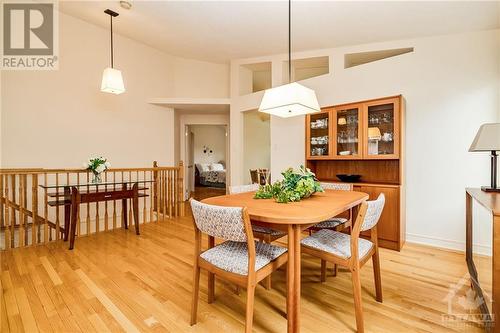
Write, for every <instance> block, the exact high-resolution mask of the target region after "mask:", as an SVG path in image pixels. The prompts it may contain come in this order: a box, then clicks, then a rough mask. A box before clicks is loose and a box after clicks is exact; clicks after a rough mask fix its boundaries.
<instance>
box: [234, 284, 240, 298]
mask: <svg viewBox="0 0 500 333" xmlns="http://www.w3.org/2000/svg"><path fill="white" fill-rule="evenodd" d="M234 293H235V294H236V295H238V296H240V286H238V285H237V286H236V289H234Z"/></svg>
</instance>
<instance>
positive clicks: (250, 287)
mask: <svg viewBox="0 0 500 333" xmlns="http://www.w3.org/2000/svg"><path fill="white" fill-rule="evenodd" d="M190 204H191V210H192V212H193V220H194V230H195V246H194V265H193V266H194V269H193V295H192V296H193V299H192V304H191V325H194V324H196V321H197V310H198V294H199V290H200V269H205V270H206V271H207V272H208V303H212V302H213V301H214V300H215V275H217V276H218V277H220V278H222V279H225V280H227V281H229V282H232V283H234V284H236V285H238V286H241V287H246V288H247V303H246V321H245V332H246V333H250V332H252V322H253V307H254V295H255V287H256V286H257V283H258V282H259V281H261V280H263V279H264V278H266V277H267V276H269V275H270V274H271V273H272V272H274V271H275V270H277V269H278V268H279V267H280V266H282V265H283V264H285V263H286V262H287V260H288V252H287V249H286V248H283V247H280V246H276V245H272V244H267V243H263V242H256V241H255V240H254V238H253V232H252V227H251V224H250V217H249V215H248V211H247V209H246V208H245V207H243V208H242V207H221V206H213V205H208V204H204V203H202V202H199V201H196V200H194V199H191V200H190ZM202 233H204V234H207V235H208V236H209V243H213V239H214V238H220V239H223V240H224V242H223V243H221V244H218V245H216V246H214V247H211V248H209V249H208V250H206V251H204V252H202V251H201V237H202Z"/></svg>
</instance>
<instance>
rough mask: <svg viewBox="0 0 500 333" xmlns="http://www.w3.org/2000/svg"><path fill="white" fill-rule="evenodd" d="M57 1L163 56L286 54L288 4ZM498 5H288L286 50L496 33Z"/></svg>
mask: <svg viewBox="0 0 500 333" xmlns="http://www.w3.org/2000/svg"><path fill="white" fill-rule="evenodd" d="M132 3H133V7H132V9H131V10H125V9H123V8H121V7H120V6H119V3H118V1H61V2H60V3H59V7H60V10H61V11H62V12H64V13H66V14H69V15H72V16H75V17H79V18H81V19H83V20H86V21H88V22H92V23H95V24H98V25H100V26H102V27H108V26H109V17H108V16H107V15H105V14H104V13H103V11H104V9H106V8H110V9H113V10H115V11H117V12H119V13H120V16H119V17H118V18H116V19H115V21H114V29H115V31H116V32H117V33H119V34H122V35H124V36H127V37H130V38H132V39H135V40H137V41H140V42H142V43H144V44H147V45H150V46H152V47H155V48H157V49H160V50H163V51H165V52H167V53H170V54H174V55H178V56H182V57H186V58H193V59H200V60H206V61H213V62H220V63H223V62H228V61H229V60H230V59H236V58H246V57H255V56H261V55H268V54H276V53H282V52H285V51H286V50H287V31H288V28H287V19H288V10H287V8H288V7H287V6H288V2H287V1H199V2H196V1H137V0H136V1H133V2H132ZM499 21H500V1H489V2H479V1H470V2H466V1H458V2H453V1H444V2H434V1H430V2H427V1H425V2H424V1H415V2H393V1H384V2H376V1H367V2H352V1H351V2H347V1H293V2H292V25H293V26H292V31H293V41H292V44H293V46H292V47H293V50H296V51H303V50H310V49H320V48H331V47H338V46H345V45H356V44H363V43H371V42H380V41H388V40H397V39H404V38H413V37H421V36H431V35H439V34H451V33H459V32H466V31H476V30H484V29H494V28H499V27H500V22H499Z"/></svg>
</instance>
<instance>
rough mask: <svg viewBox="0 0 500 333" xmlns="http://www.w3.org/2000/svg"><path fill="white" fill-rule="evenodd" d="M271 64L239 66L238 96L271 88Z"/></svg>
mask: <svg viewBox="0 0 500 333" xmlns="http://www.w3.org/2000/svg"><path fill="white" fill-rule="evenodd" d="M271 84H272V73H271V62H261V63H256V64H245V65H241V66H240V95H247V94H251V93H254V92H258V91H262V90H266V89H269V88H271Z"/></svg>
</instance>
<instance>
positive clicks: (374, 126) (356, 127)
mask: <svg viewBox="0 0 500 333" xmlns="http://www.w3.org/2000/svg"><path fill="white" fill-rule="evenodd" d="M403 124H404V108H403V98H402V96H401V95H399V96H393V97H385V98H379V99H373V100H367V101H361V102H355V103H349V104H342V105H335V106H331V107H325V108H322V111H321V112H318V113H314V114H311V115H308V116H307V117H306V160H307V166H308V167H309V168H310V169H311V170H312V171H313V172H315V173H316V176H317V177H318V179H319V180H320V181H336V182H338V181H339V179H338V178H337V176H336V175H337V174H358V175H361V179H360V180H359V182H356V183H354V190H355V191H360V192H365V193H368V194H369V195H370V200H373V199H376V198H377V196H378V195H379V194H380V193H384V194H385V197H386V205H385V208H384V211H383V213H382V217H381V218H380V221H379V224H378V236H379V245H380V246H382V247H385V248H390V249H394V250H398V251H399V250H400V249H401V248H402V246H403V244H404V242H405V205H404V198H405V192H404V179H403V175H404V165H403V158H402V157H403V129H404V125H403Z"/></svg>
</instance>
